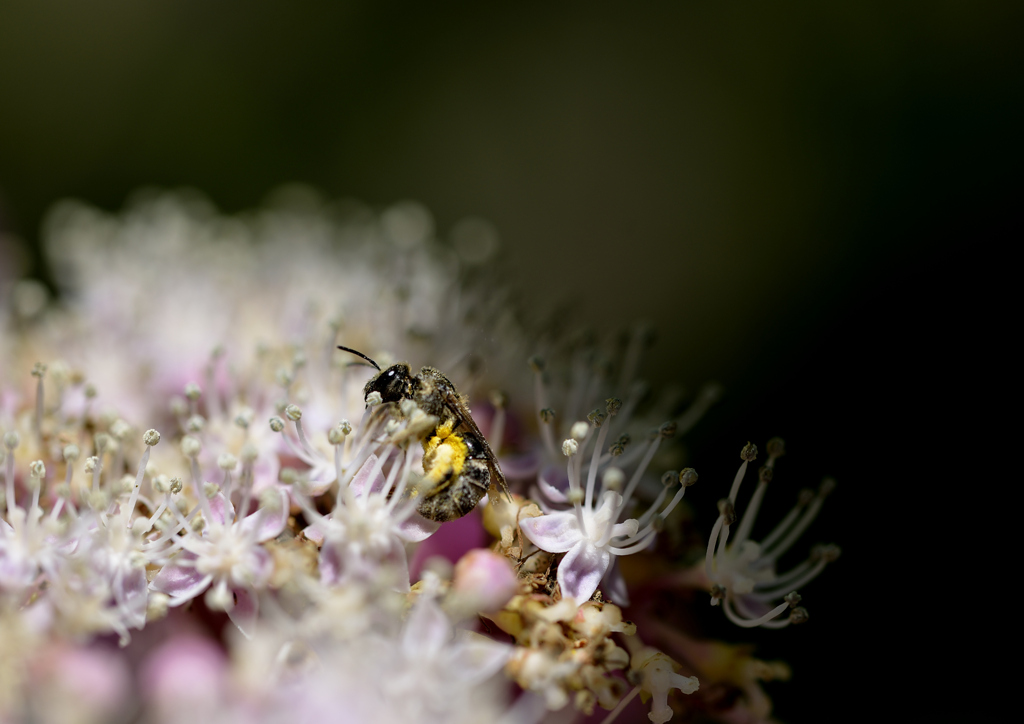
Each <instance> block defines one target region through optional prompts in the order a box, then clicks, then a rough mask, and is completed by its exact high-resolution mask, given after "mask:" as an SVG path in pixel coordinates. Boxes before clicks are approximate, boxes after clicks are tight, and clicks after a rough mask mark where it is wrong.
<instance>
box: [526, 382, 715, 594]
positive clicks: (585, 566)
mask: <svg viewBox="0 0 1024 724" xmlns="http://www.w3.org/2000/svg"><path fill="white" fill-rule="evenodd" d="M620 408H621V403H620V402H619V401H618V400H617V399H609V400H608V401H607V407H606V410H607V413H605V412H604V411H601V410H596V411H594V412H593V413H591V414H590V416H589V417H590V424H589V425H588V424H587V423H577V424H575V425H573V429H572V434H573V437H571V438H569V439H567V440H565V441H564V442H563V443H562V452H563V454H564V455H565V456H566V457H567V458H568V459H569V460H568V468H567V477H568V480H569V489H568V492H567V493H562V492H561V491H560V490H559V489H558V488H557V487H556V486H554V485H552V484H551V483H549V482H548V481H546V480H545V479H544V476H541V480H540V485H541V486H543V488H544V492H545V494H546V496H547V497H548V498H549V499H550V500H552V501H553V502H555V503H556V504H557V503H562V502H565V503H570V504H571V505H572V506H573V507H572V509H571V510H568V511H556V510H554V509H552V508H551V507H549V506H548V505H547V504H544V508H545V509H546V511H547V512H546V513H545V514H544V515H541V516H539V517H536V518H527V519H524V520H522V521H521V523H520V526H521V528H522V530H523V533H524V534H525V535H526V537H527V538H529V539H530V541H531V542H532V543H533V544H534V545H536V546H537V547H538V548H540V549H541V550H545V551H548V552H549V553H564V554H565V556H564V557H563V558H562V559H561V561H560V562H559V564H558V574H557V575H558V584H559V587H560V588H561V590H562V595H563V596H567V597H569V598H572V599H574V600H575V601H576V602H577V603H583V602H584V601H587V600H589V599H590V597H591V596H592V595H594V591H596V590H597V588H598V586H599V585H601V582H602V580H605V581H606V591H605V592H606V594H608V595H609V596H611V597H613V598H614V600H617V601H619V602H620V603H623V604H625V603H628V596H627V594H626V589H625V586H624V584H623V583H622V581H621V577H620V576H619V575H618V572H617V570H616V569H615V568H613V561H614V559H615V558H616V557H618V556H624V555H629V554H631V553H636V552H638V551H642V550H645V549H646V548H648V547H649V546H650V544H651V543H652V542H653V541H654V537H655V535H656V534H657V531H658V529H659V527H660V524H661V522H662V521H663V520H664V518H665V516H667V515H668V514H669V513H671V512H672V510H673V509H674V508H675V506H676V505H677V504H678V503H679V501H680V500H682V498H683V494H684V493H685V491H686V488H687V486H689V485H691V484H693V483H694V482H696V479H697V476H696V473H694V472H693V471H692V470H690V469H689V468H687V469H686V470H684V471H683V472H682V473H680V474H678V476H677V474H676V473H675V472H672V473H667V474H666V476H665V477H664V479H663V482H664V483H665V487H664V489H663V490H662V491H661V493H660V494H659V495H658V497H657V498H656V499H655V501H654V503H653V504H652V505H651V506H650V507H649V508H648V510H647V512H646V513H644V514H643V515H642V516H640V517H639V518H627V519H625V520H622V518H623V515H624V513H625V511H626V506H627V504H628V503H629V501H630V498H631V496H632V495H633V492H634V491H635V490H636V487H637V485H638V484H639V483H640V479H641V476H642V475H643V473H644V471H645V470H646V468H647V465H648V463H649V462H650V460H651V458H652V457H653V456H654V453H655V452H656V451H657V449H658V444H659V443H660V441H661V439H663V438H665V437H669V436H671V435H672V434H674V432H675V425H674V424H670V423H666V424H665V425H663V426H662V427H661V428H660V430H658V431H656V432H655V433H654V434H652V435H651V436H650V439H649V441H648V444H647V445H646V446H645V448H644V454H643V457H642V459H641V460H640V463H639V464H638V465H637V467H636V469H635V471H634V473H633V476H632V478H631V479H630V481H629V483H628V485H626V487H625V492H624V493H621V494H620V493H619V492H618V491H619V490H622V486H623V482H624V480H625V474H624V473H623V472H622V470H621V469H620V468H618V467H614V466H610V465H606V463H608V462H610V461H611V460H613V459H614V458H616V457H618V454H619V453H620V452H621V451H619V450H616V448H615V445H613V446H612V450H611V451H609V452H608V453H605V454H604V455H602V448H603V445H604V442H605V440H606V439H607V434H608V429H609V427H611V421H610V420H608V419H606V418H614V416H615V415H616V413H617V412H618V411H619V409H620ZM595 438H596V441H595V442H594V447H593V452H592V454H591V459H590V465H589V467H588V468H587V469H586V470H585V473H586V484H585V488H584V484H583V482H582V479H581V478H582V475H583V474H584V469H583V466H582V463H581V462H580V459H581V457H582V455H581V453H582V452H583V451H584V450H585V449H586V447H587V445H588V444H589V443H590V442H591V441H592V440H594V439H595ZM620 447H621V444H620ZM602 465H605V467H604V471H603V475H602V479H601V484H602V491H601V492H600V495H599V496H598V495H597V494H596V483H597V473H598V470H599V468H601V467H602ZM677 481H678V483H680V485H679V489H678V491H677V492H676V494H675V495H674V496H673V498H672V500H671V501H670V502H669V503H668V505H666V506H665V507H664V508H662V507H661V506H662V503H663V502H664V500H665V498H666V496H667V491H668V489H669V488H670V487H671V486H674V485H675V484H676V482H677ZM620 520H621V522H620Z"/></svg>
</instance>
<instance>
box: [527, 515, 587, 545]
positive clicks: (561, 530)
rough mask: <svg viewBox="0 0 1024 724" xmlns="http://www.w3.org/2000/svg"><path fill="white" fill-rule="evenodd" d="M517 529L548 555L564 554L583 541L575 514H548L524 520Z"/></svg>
mask: <svg viewBox="0 0 1024 724" xmlns="http://www.w3.org/2000/svg"><path fill="white" fill-rule="evenodd" d="M519 527H520V528H522V529H523V534H524V535H525V536H526V537H527V538H529V539H530V540H531V541H532V542H533V544H534V545H535V546H537V547H538V548H540V549H541V550H545V551H547V552H548V553H565V552H566V551H567V550H569V549H570V548H572V547H573V546H574V545H576V544H577V543H578V542H579V541H580V540H582V539H583V533H582V532H581V531H580V526H579V522H578V521H577V520H576V514H575V513H549V514H547V515H541V516H538V517H536V518H524V519H523V520H522V521H520V523H519Z"/></svg>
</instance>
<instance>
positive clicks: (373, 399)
mask: <svg viewBox="0 0 1024 724" xmlns="http://www.w3.org/2000/svg"><path fill="white" fill-rule="evenodd" d="M383 401H384V398H382V397H381V396H380V393H379V392H377V390H374V391H373V392H371V393H370V394H368V395H367V396H366V405H367V407H376V406H377V405H379V404H380V403H382V402H383Z"/></svg>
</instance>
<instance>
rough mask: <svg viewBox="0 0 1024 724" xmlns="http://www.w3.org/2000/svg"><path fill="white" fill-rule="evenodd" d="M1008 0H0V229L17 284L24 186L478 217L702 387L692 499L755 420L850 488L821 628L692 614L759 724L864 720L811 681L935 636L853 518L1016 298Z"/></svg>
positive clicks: (850, 687)
mask: <svg viewBox="0 0 1024 724" xmlns="http://www.w3.org/2000/svg"><path fill="white" fill-rule="evenodd" d="M1020 8H1021V4H1020V3H1010V2H1002V3H998V2H971V3H964V2H911V3H892V2H846V3H821V2H812V1H809V0H805V1H803V2H792V3H784V4H782V3H738V2H707V1H704V2H698V1H693V2H684V1H680V2H673V3H631V4H628V5H627V4H617V5H616V4H606V3H568V2H567V3H525V2H520V3H514V4H513V3H487V4H482V3H443V4H428V3H415V4H414V3H395V2H328V1H326V0H321V1H310V0H292V1H291V2H279V3H268V2H227V1H224V2H211V1H210V0H206V1H204V2H199V1H192V0H146V1H145V2H140V1H139V0H133V1H131V2H128V1H119V0H92V1H91V2H88V3H84V2H75V1H72V0H62V1H59V0H33V1H31V2H23V1H21V0H4V1H3V2H2V3H0V229H2V230H3V231H4V232H5V233H8V234H13V235H16V236H18V237H20V238H21V239H23V240H24V241H25V242H26V243H27V245H28V246H27V248H28V249H29V255H28V259H29V264H30V271H31V272H32V273H35V274H37V275H39V276H40V277H42V278H43V279H46V278H47V275H48V271H47V269H46V268H45V266H43V265H42V263H41V257H40V256H39V254H38V250H37V248H36V247H35V246H34V245H35V244H36V242H37V240H38V230H39V225H40V220H41V218H42V216H43V214H44V212H45V210H46V208H47V207H48V205H49V204H50V203H52V202H53V201H54V200H56V199H59V198H61V197H65V196H75V197H80V198H83V199H85V200H87V201H90V202H92V203H95V204H98V205H100V206H103V207H105V208H109V209H116V208H119V207H120V206H121V204H122V203H123V202H124V200H125V199H126V197H127V196H128V195H129V194H130V192H131V191H132V190H134V189H136V188H137V187H139V186H141V185H157V186H179V185H188V186H193V187H197V188H199V189H201V190H203V191H204V192H205V193H206V194H208V195H209V196H210V197H211V198H212V200H213V201H214V202H215V203H217V204H218V205H219V206H220V207H222V208H224V209H226V210H229V211H230V210H237V209H241V208H245V207H250V206H253V205H256V204H258V203H259V202H260V200H261V199H262V198H263V197H264V195H265V194H266V193H267V192H268V191H270V190H272V189H273V188H274V187H275V186H278V185H279V184H281V183H284V182H289V181H301V182H308V183H311V184H313V185H315V186H317V187H319V188H321V189H322V190H323V191H324V192H325V193H326V194H328V195H330V196H352V197H356V198H359V199H362V200H364V201H367V202H370V203H372V204H380V205H383V204H387V203H391V202H393V201H396V200H401V199H406V198H412V199H417V200H420V201H422V202H424V203H425V204H426V205H427V206H429V208H430V209H431V210H432V211H433V212H434V214H435V215H436V218H437V221H438V228H439V229H440V230H441V232H442V233H443V232H445V231H446V230H447V229H449V228H451V226H452V224H453V223H454V222H456V221H457V220H459V219H460V218H462V217H465V216H468V215H475V216H483V217H485V218H487V219H489V220H491V221H492V222H494V224H495V225H496V226H497V228H498V230H499V233H500V235H501V238H502V242H503V246H502V255H503V257H504V262H505V263H506V264H507V265H508V268H509V270H510V272H509V273H510V276H511V280H512V282H513V283H514V284H516V285H517V286H518V287H519V288H520V289H522V290H523V292H524V293H525V298H526V299H527V301H528V303H529V304H531V305H537V306H538V307H539V308H544V307H550V306H552V305H554V304H556V303H560V302H565V301H568V302H570V303H572V304H573V305H575V310H574V314H575V316H576V317H577V318H579V319H580V320H582V321H584V322H588V323H590V324H593V325H595V326H598V327H615V326H621V325H625V324H627V323H629V322H631V321H632V320H634V319H636V318H643V319H647V320H650V321H652V322H653V323H654V324H655V325H656V328H657V329H658V331H659V334H660V341H659V342H658V343H657V345H656V346H655V348H654V349H653V350H652V353H651V355H650V358H649V360H648V365H647V368H646V369H647V371H648V372H649V373H650V375H651V376H652V377H653V378H654V379H655V380H657V381H668V380H680V381H682V382H684V383H686V384H688V385H691V386H692V385H696V384H699V383H700V382H702V381H704V380H707V379H718V380H720V381H722V382H724V383H725V385H726V388H727V390H729V392H730V394H729V395H728V396H727V397H726V398H725V400H724V401H723V403H722V404H721V405H720V406H719V408H718V409H717V410H716V411H715V412H714V413H712V415H711V417H710V419H709V420H708V421H707V422H706V424H705V425H703V426H702V427H701V428H699V429H698V431H697V433H696V442H697V443H698V444H695V445H694V449H695V452H694V462H695V464H696V466H697V467H698V469H699V470H701V471H702V473H701V474H702V482H703V481H705V480H706V481H707V482H708V483H709V486H708V488H707V490H706V492H701V491H700V490H698V488H701V487H702V486H697V488H695V489H694V493H695V498H696V500H697V501H698V502H700V503H701V504H703V505H706V506H709V509H710V510H712V511H713V505H714V502H713V501H714V500H715V499H716V498H717V497H719V496H720V494H721V493H720V490H718V489H717V488H714V487H711V483H712V482H713V481H714V482H721V481H722V480H725V479H726V478H727V477H728V476H731V474H732V470H733V469H734V468H733V465H734V459H735V456H736V453H737V452H738V450H739V446H740V445H742V443H743V442H745V441H746V439H748V438H749V439H754V440H755V441H758V442H761V443H763V442H764V441H765V440H766V439H767V438H768V437H770V436H772V435H775V434H783V435H786V436H787V438H788V439H789V441H790V447H791V450H794V451H795V452H793V453H792V454H791V456H790V457H791V458H792V463H790V458H787V460H786V465H787V466H790V467H789V468H788V469H789V470H790V471H791V473H787V474H792V475H793V478H791V482H790V483H788V484H789V485H791V486H793V487H794V488H795V487H796V486H797V485H799V484H813V483H814V481H815V480H816V479H817V477H818V476H820V475H822V474H824V473H832V474H835V475H836V476H837V477H838V478H839V479H840V483H841V485H842V484H843V483H844V482H847V481H848V483H849V484H848V485H847V487H846V488H845V489H844V488H840V492H839V493H837V494H836V500H835V501H834V505H835V509H834V510H833V511H832V512H831V513H828V512H827V513H826V514H825V516H824V522H823V523H822V524H821V528H822V529H821V531H819V532H817V533H814V535H817V536H819V537H820V538H822V539H826V540H836V541H837V542H840V543H844V545H845V550H846V553H844V559H843V560H842V561H841V562H840V563H839V564H837V567H836V569H835V570H834V571H829V573H827V574H826V576H825V578H826V579H831V582H829V583H825V582H823V583H820V584H819V583H816V584H815V587H816V588H811V589H809V591H811V592H813V595H814V598H815V608H812V613H813V612H819V614H820V615H819V616H816V617H815V620H814V621H813V622H812V624H811V625H810V626H809V627H807V628H805V629H802V630H801V631H799V632H793V634H792V637H791V638H790V639H789V640H788V641H789V643H783V642H781V641H779V637H778V635H777V634H775V633H774V632H771V635H769V636H767V637H764V636H762V635H761V633H760V632H753V633H750V635H749V636H748V635H747V634H746V633H739V632H735V631H727V630H726V629H724V628H723V629H722V631H721V632H720V633H722V635H728V636H729V637H730V638H732V639H733V640H736V639H743V638H746V639H751V640H757V641H758V642H759V644H760V645H762V646H763V647H764V651H763V653H764V655H765V656H767V657H777V656H787V657H789V658H790V660H791V661H793V663H794V668H795V671H796V677H797V678H796V680H795V681H794V682H793V683H792V684H789V685H783V686H775V687H773V688H772V689H771V692H772V694H773V696H775V698H776V700H777V701H778V702H779V707H780V712H781V714H782V715H783V717H784V718H788V719H790V720H791V721H798V720H799V721H811V720H821V719H820V718H817V717H815V716H814V712H815V709H814V706H815V705H816V704H818V703H820V702H821V701H822V700H828V701H843V702H844V706H845V708H844V709H843V711H848V712H852V711H856V710H858V709H857V707H858V706H860V707H868V708H867V710H869V711H870V707H869V703H868V702H865V700H864V698H863V696H864V694H863V693H862V688H861V687H862V684H861V683H856V684H854V683H852V682H851V681H849V680H847V679H845V678H844V677H843V676H841V675H839V674H840V673H842V672H846V671H847V670H850V671H852V670H858V671H860V670H861V669H862V668H863V667H867V666H868V664H867V663H863V661H862V658H864V659H865V660H868V661H870V662H874V665H875V666H876V669H875V671H874V673H873V675H874V676H881V677H883V679H884V680H886V681H896V682H902V684H901V686H902V687H903V689H904V690H905V689H907V688H908V687H909V688H912V685H911V684H909V683H907V682H918V679H915V678H914V677H924V676H925V674H924V673H921V672H918V671H917V670H916V669H913V668H912V667H911V669H906V668H902V667H900V666H899V665H898V664H896V663H894V660H893V659H892V658H890V657H879V655H878V647H879V645H880V644H879V642H880V641H884V640H886V637H894V640H895V638H896V637H898V638H899V640H900V641H902V643H901V644H900V646H901V647H902V648H901V649H900V651H904V649H909V650H911V652H912V654H913V655H914V656H918V657H920V656H922V653H921V652H922V651H923V650H925V647H926V646H930V645H932V643H934V636H932V635H931V634H930V633H929V632H928V631H925V630H920V631H918V630H917V629H914V630H915V631H918V633H908V630H909V629H906V628H903V622H902V621H901V620H900V617H899V616H895V617H894V616H893V615H892V612H891V610H890V609H888V608H886V607H888V606H896V610H902V609H901V608H900V606H901V605H902V604H899V603H894V601H896V602H898V601H900V600H902V599H900V598H898V597H894V598H889V597H888V594H887V596H884V597H882V599H881V600H874V599H872V598H871V596H878V595H879V594H878V591H890V592H891V591H893V590H896V587H897V586H899V585H900V584H901V583H902V584H903V585H902V589H901V590H904V591H905V589H906V585H907V584H906V580H907V577H908V576H909V578H910V579H911V580H914V577H915V576H926V575H928V574H929V573H930V572H932V569H929V568H927V566H928V565H932V566H936V567H938V566H940V564H938V563H932V564H929V563H928V562H927V561H925V562H924V563H923V564H922V565H924V566H925V567H924V568H920V567H919V568H918V569H915V570H916V572H915V573H910V574H908V573H905V572H903V571H904V569H902V568H900V566H902V565H903V563H902V559H900V560H901V563H900V564H899V565H897V564H896V563H894V562H893V561H892V560H882V559H885V557H886V556H887V555H889V556H893V555H896V554H894V553H892V552H891V546H892V545H893V544H892V538H886V537H884V536H883V534H884V535H886V536H888V535H893V534H895V535H896V537H897V538H896V539H897V540H899V536H900V535H905V531H906V530H907V527H908V526H907V518H905V517H903V516H905V515H906V513H905V512H904V511H905V509H906V508H905V507H904V506H912V505H919V503H918V502H916V501H912V499H911V497H910V496H911V492H910V491H911V490H917V483H915V482H913V481H915V480H917V479H918V478H915V476H920V475H921V474H922V473H921V472H920V471H919V470H918V469H917V467H916V466H917V465H918V464H919V462H920V460H921V456H922V455H923V452H922V451H924V450H934V449H933V448H932V447H930V446H933V445H936V444H939V445H941V444H942V443H941V442H937V441H943V440H946V439H947V438H945V437H943V436H942V435H940V434H938V430H937V426H939V425H942V426H944V430H943V432H944V433H951V434H956V435H958V436H959V437H958V438H957V439H958V440H959V441H960V442H961V443H963V442H964V440H965V437H964V436H965V435H968V434H969V432H967V431H965V430H967V429H969V428H971V427H972V425H974V424H975V423H972V422H968V421H971V420H975V419H976V417H977V416H976V415H974V414H973V413H974V412H977V411H978V410H977V408H974V407H972V404H973V393H974V390H975V388H974V385H975V382H976V381H977V380H987V381H990V382H991V380H992V379H993V377H994V376H995V377H996V378H997V377H998V374H999V370H998V364H999V363H998V362H992V361H993V360H1001V359H1005V356H1006V355H1005V353H1004V351H1003V350H1000V349H996V348H994V347H993V346H992V345H993V339H994V338H995V335H992V334H990V331H991V330H990V325H991V326H994V324H995V322H994V316H996V315H997V314H998V310H1001V309H1012V308H1015V306H1016V305H1015V304H1014V303H1013V301H1012V300H1011V299H1005V300H1004V299H1002V298H998V297H993V296H992V295H993V294H998V293H1000V292H999V291H998V290H1000V289H1002V290H1004V291H1003V292H1002V293H1003V294H1006V292H1005V290H1006V289H1008V288H1009V287H1007V286H1000V284H999V283H997V282H996V277H997V276H998V275H1000V274H1005V273H1006V270H1007V268H1008V267H1009V265H1008V263H1007V262H1006V260H1004V259H1003V258H1002V256H1001V254H1002V252H1001V249H1002V248H1003V246H1005V245H1007V244H1010V243H1012V242H1013V240H1014V239H1015V238H1016V236H1015V234H1014V233H1013V232H1011V231H1008V229H1011V228H1016V229H1017V230H1018V231H1019V212H1018V211H1017V206H1018V204H1019V202H1020V199H1021V184H1020V163H1019V162H1020V153H1019V143H1018V142H1017V140H1016V138H1017V135H1018V134H1019V131H1020V128H1021V127H1022V120H1024V119H1022V116H1021V114H1020V107H1019V105H1018V103H1019V86H1020V77H1021V63H1020V60H1021V51H1020V45H1021V43H1020V41H1019V36H1020V28H1021V27H1024V25H1022V23H1021V20H1022V17H1021V15H1022V13H1021V9H1020ZM1014 298H1016V295H1015V296H1014ZM996 384H997V385H998V383H996ZM965 398H966V404H965V401H964V399H965ZM954 409H955V411H954ZM934 454H935V453H934V452H933V453H932V455H934ZM925 457H926V458H927V459H931V457H930V456H929V455H925ZM940 457H941V456H940ZM723 460H724V461H727V462H724V463H723ZM702 465H703V467H702ZM777 477H781V476H777ZM940 478H941V476H940ZM947 482H948V481H947ZM930 484H931V485H933V486H934V485H937V484H941V481H940V483H935V482H932V483H930ZM844 490H845V492H843V491H844ZM790 492H791V491H790ZM702 495H703V496H705V498H701V496H702ZM901 496H904V497H901ZM688 497H689V495H688ZM790 499H791V497H790V495H789V493H787V492H785V491H780V500H779V502H778V503H777V506H778V507H779V508H783V507H786V506H788V504H789V500H790ZM830 505H833V503H831V502H830ZM918 510H919V511H920V508H918ZM705 512H706V511H705ZM829 516H831V517H829ZM917 517H920V515H918V516H917ZM704 522H705V523H708V524H709V521H707V520H705V521H704ZM900 531H904V533H901V532H900ZM865 533H868V535H865ZM958 551H961V548H959V547H958V546H955V545H951V546H950V552H949V553H948V554H947V557H946V558H945V559H944V560H943V562H942V563H941V568H942V570H943V571H945V570H947V569H948V568H949V567H950V566H952V567H955V566H956V565H959V564H958V563H957V561H958V560H959V559H958V558H957V555H962V553H960V552H958ZM900 555H904V554H900ZM843 566H845V570H844V569H843ZM897 568H898V569H899V572H898V573H897V572H896V570H895V569H897ZM922 571H924V572H922ZM886 576H888V578H887V577H886ZM819 586H820V588H819ZM829 586H831V588H829ZM869 592H874V593H870V594H869ZM872 602H873V603H874V604H875V605H870V604H872ZM936 606H938V604H936ZM879 608H882V609H885V610H886V611H888V615H886V616H882V617H879V618H878V619H877V620H876V619H875V618H873V616H874V615H875V613H877V611H878V610H879ZM873 612H875V613H873ZM868 622H870V623H871V625H870V626H869V625H868ZM917 625H918V626H920V623H918V624H917ZM887 626H888V627H891V628H887ZM896 626H899V633H898V634H897V633H896V630H897V629H896V628H895V627H896ZM852 632H856V634H857V636H858V637H861V636H862V638H858V639H857V640H854V634H853V633H852ZM917 635H919V638H914V636H917ZM758 637H760V638H758ZM908 637H909V638H908ZM794 642H796V643H794ZM837 642H842V643H840V644H837ZM791 650H795V652H796V653H794V654H793V655H790V653H789V652H790V651H791ZM901 655H905V651H904V653H903V654H901ZM851 657H853V658H851ZM857 657H862V658H857ZM879 661H881V662H882V663H881V672H882V673H881V674H879V673H878V669H877V665H878V662H879ZM862 664H863V666H862ZM886 677H888V678H886ZM922 680H923V679H922ZM816 697H817V698H816ZM950 706H951V705H950V704H948V702H946V710H947V711H951V709H950V708H949V707H950ZM801 707H803V709H802V711H803V715H802V716H803V718H801V714H800V713H799V712H801ZM954 708H955V707H954ZM965 710H966V709H965ZM819 713H820V710H819ZM829 719H830V720H842V719H841V718H840V719H836V718H835V717H834V716H830V717H829Z"/></svg>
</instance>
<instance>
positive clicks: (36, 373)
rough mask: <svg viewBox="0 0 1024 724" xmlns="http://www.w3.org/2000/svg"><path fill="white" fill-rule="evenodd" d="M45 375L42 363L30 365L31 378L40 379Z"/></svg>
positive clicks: (44, 367) (44, 366)
mask: <svg viewBox="0 0 1024 724" xmlns="http://www.w3.org/2000/svg"><path fill="white" fill-rule="evenodd" d="M45 374H46V365H44V364H43V363H42V362H36V363H35V364H34V365H32V376H33V377H42V376H43V375H45Z"/></svg>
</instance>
